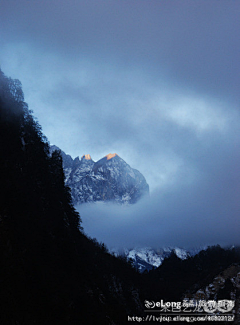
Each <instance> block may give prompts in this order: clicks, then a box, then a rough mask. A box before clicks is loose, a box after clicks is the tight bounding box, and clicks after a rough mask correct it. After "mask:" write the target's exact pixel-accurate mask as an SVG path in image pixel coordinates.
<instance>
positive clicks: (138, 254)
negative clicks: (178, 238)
mask: <svg viewBox="0 0 240 325" xmlns="http://www.w3.org/2000/svg"><path fill="white" fill-rule="evenodd" d="M110 252H111V253H112V254H113V255H115V256H119V255H123V256H125V257H126V258H127V259H128V260H131V261H132V263H133V265H134V266H135V267H136V268H137V269H138V270H139V271H140V272H144V271H145V270H148V271H149V270H151V269H153V268H155V267H159V266H160V265H161V264H162V262H163V260H164V259H165V258H166V257H168V256H170V254H171V253H172V252H173V253H175V254H176V255H177V257H179V258H180V259H182V260H185V259H187V258H188V257H189V256H191V255H192V254H191V252H188V251H186V250H185V249H182V248H178V247H175V248H171V247H166V248H159V249H153V248H151V247H136V248H133V249H124V250H119V249H112V250H111V251H110Z"/></svg>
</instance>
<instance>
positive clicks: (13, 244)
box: [0, 71, 139, 325]
mask: <svg viewBox="0 0 240 325" xmlns="http://www.w3.org/2000/svg"><path fill="white" fill-rule="evenodd" d="M0 141H1V156H0V157H1V158H0V167H1V173H0V175H1V176H0V177H1V183H0V184H1V193H2V194H1V196H0V243H1V249H0V260H1V267H0V281H1V295H0V301H1V313H0V324H4V325H5V324H6V325H7V324H19V325H25V324H31V325H32V324H51V325H52V324H96V323H98V324H110V323H111V322H112V321H115V322H117V324H121V323H123V322H124V321H125V320H126V315H127V312H133V311H134V310H136V309H137V308H139V303H138V302H136V301H137V300H136V298H135V296H136V294H137V295H138V293H137V291H136V288H135V287H136V280H137V276H136V271H135V270H133V269H132V267H131V266H130V265H129V264H126V263H124V262H123V261H121V260H118V259H116V258H115V257H113V256H111V255H110V254H108V253H107V252H106V248H105V247H104V245H101V244H98V243H97V242H94V241H92V240H90V239H88V238H87V237H86V236H84V235H83V234H82V233H81V232H80V231H79V229H80V223H81V220H80V217H79V214H78V213H77V212H76V211H75V209H74V207H73V205H72V202H71V195H70V192H69V188H68V187H66V186H65V185H64V174H63V169H62V158H61V155H60V153H59V152H57V151H55V152H54V153H53V154H52V155H50V154H49V144H48V142H47V140H46V138H45V137H44V136H43V134H42V132H41V127H40V126H39V124H38V122H37V121H36V120H35V119H34V118H33V116H32V114H31V112H30V111H29V110H28V106H27V104H26V103H25V102H24V97H23V92H22V88H21V83H20V82H19V81H18V80H12V79H11V78H7V77H6V76H5V75H4V74H3V73H2V71H0ZM133 293H134V294H133Z"/></svg>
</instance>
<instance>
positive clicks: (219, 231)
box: [77, 180, 240, 249]
mask: <svg viewBox="0 0 240 325" xmlns="http://www.w3.org/2000/svg"><path fill="white" fill-rule="evenodd" d="M209 182H211V184H208V182H207V181H206V182H203V183H202V184H199V183H198V184H197V185H198V186H195V187H192V186H185V187H183V188H177V189H175V190H172V191H168V192H167V193H166V192H165V193H162V192H161V191H155V192H154V193H152V194H151V196H150V197H149V198H144V199H142V200H141V201H139V202H138V203H137V204H135V205H130V206H120V205H117V204H114V203H102V202H99V203H87V204H83V205H79V206H78V207H77V210H78V211H79V212H80V215H81V218H82V221H83V222H82V225H83V228H84V231H85V233H86V234H87V235H88V236H90V237H93V238H96V239H97V240H98V241H100V242H103V243H105V244H106V245H107V247H108V248H113V247H116V248H122V247H123V248H133V247H136V246H139V247H143V246H150V247H153V248H158V247H166V246H171V247H172V246H177V247H182V248H186V249H191V248H196V247H199V246H201V247H202V246H205V245H216V244H219V245H221V246H229V245H237V244H239V243H240V237H239V221H238V215H237V206H238V205H239V204H238V203H237V201H238V200H237V197H236V195H234V193H231V191H230V193H229V191H228V190H229V188H227V189H226V191H224V190H223V188H221V187H218V188H217V187H214V191H213V184H212V180H209ZM208 185H209V186H208ZM226 192H227V193H228V195H227V194H226ZM230 206H231V207H232V209H229V207H230Z"/></svg>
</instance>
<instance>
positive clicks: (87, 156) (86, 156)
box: [81, 154, 92, 160]
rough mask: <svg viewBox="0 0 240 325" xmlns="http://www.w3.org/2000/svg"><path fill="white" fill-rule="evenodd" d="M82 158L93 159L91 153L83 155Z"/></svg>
mask: <svg viewBox="0 0 240 325" xmlns="http://www.w3.org/2000/svg"><path fill="white" fill-rule="evenodd" d="M81 159H86V160H92V158H91V156H90V155H89V154H87V155H83V156H82V158H81Z"/></svg>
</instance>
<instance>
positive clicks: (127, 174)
mask: <svg viewBox="0 0 240 325" xmlns="http://www.w3.org/2000/svg"><path fill="white" fill-rule="evenodd" d="M56 149H59V148H57V147H56V146H53V147H51V150H50V151H51V153H52V152H53V151H54V150H56ZM61 155H62V158H63V169H64V174H65V183H66V184H67V185H68V186H69V187H70V188H71V194H72V199H73V203H74V204H81V203H86V202H96V201H105V202H106V201H112V202H115V203H118V204H132V203H136V202H137V201H138V200H139V199H140V198H141V197H142V196H144V195H146V194H149V186H148V184H147V182H146V180H145V178H144V176H143V175H142V174H141V173H140V172H139V171H138V170H136V169H133V168H132V167H130V166H129V165H128V164H127V163H126V162H125V161H124V160H123V159H122V158H120V157H119V156H118V155H117V154H116V153H113V154H112V153H109V154H108V155H106V156H105V157H103V158H102V159H100V160H98V161H97V162H94V161H93V160H92V158H91V156H90V155H89V154H87V155H83V156H82V158H81V160H79V158H78V157H77V158H75V159H74V160H73V159H72V158H71V156H69V155H66V154H65V153H64V152H63V151H62V150H61Z"/></svg>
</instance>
